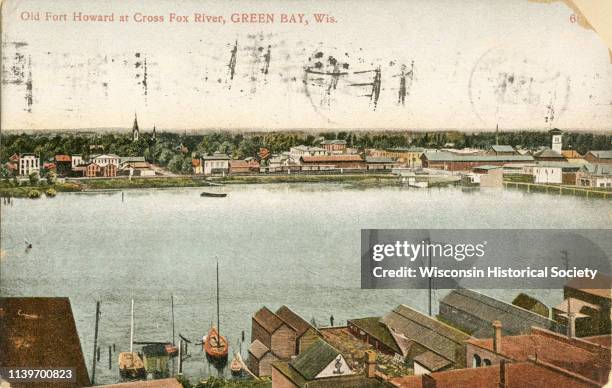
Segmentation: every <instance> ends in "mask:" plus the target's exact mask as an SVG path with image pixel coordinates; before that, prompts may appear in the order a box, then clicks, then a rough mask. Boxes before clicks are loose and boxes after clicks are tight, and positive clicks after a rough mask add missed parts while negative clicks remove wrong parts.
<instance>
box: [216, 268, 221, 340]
mask: <svg viewBox="0 0 612 388" xmlns="http://www.w3.org/2000/svg"><path fill="white" fill-rule="evenodd" d="M217 332H218V333H219V338H221V320H220V319H219V260H217ZM219 342H220V341H217V343H219Z"/></svg>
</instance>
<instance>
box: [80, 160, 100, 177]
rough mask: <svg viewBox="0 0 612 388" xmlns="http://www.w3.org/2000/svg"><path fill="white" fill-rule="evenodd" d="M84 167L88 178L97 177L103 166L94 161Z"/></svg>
mask: <svg viewBox="0 0 612 388" xmlns="http://www.w3.org/2000/svg"><path fill="white" fill-rule="evenodd" d="M83 167H84V168H85V170H84V174H85V176H86V177H88V178H95V177H97V176H100V174H101V172H102V167H100V165H98V164H96V163H93V162H90V163H87V164H86V165H84V166H83Z"/></svg>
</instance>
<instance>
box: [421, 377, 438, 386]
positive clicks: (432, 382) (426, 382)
mask: <svg viewBox="0 0 612 388" xmlns="http://www.w3.org/2000/svg"><path fill="white" fill-rule="evenodd" d="M421 376H422V380H421V386H422V387H423V388H436V379H434V378H433V377H431V375H429V374H424V375H421Z"/></svg>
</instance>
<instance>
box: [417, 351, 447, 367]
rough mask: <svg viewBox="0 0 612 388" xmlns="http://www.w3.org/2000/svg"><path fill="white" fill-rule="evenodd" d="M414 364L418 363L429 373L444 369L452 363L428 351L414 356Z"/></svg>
mask: <svg viewBox="0 0 612 388" xmlns="http://www.w3.org/2000/svg"><path fill="white" fill-rule="evenodd" d="M414 362H418V363H419V364H421V365H423V366H424V367H425V368H427V370H429V371H431V372H435V371H438V370H440V369H443V368H446V367H447V366H450V365H451V364H452V362H450V361H449V360H447V359H446V358H444V357H442V356H440V355H439V354H437V353H435V352H432V351H430V350H428V351H426V352H423V353H421V354H419V355H418V356H416V357H415V358H414Z"/></svg>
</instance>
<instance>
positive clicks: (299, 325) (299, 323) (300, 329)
mask: <svg viewBox="0 0 612 388" xmlns="http://www.w3.org/2000/svg"><path fill="white" fill-rule="evenodd" d="M276 316H277V317H279V318H280V319H281V320H282V321H283V322H285V323H286V324H287V325H289V326H290V327H291V328H293V329H294V330H295V332H296V334H297V337H300V336H301V335H302V334H304V333H305V332H306V331H307V330H308V329H310V328H311V327H312V325H311V324H310V323H308V322H306V320H304V318H302V317H300V316H299V315H297V314H296V313H295V312H294V311H293V310H291V309H290V308H289V307H287V306H281V307H280V308H279V309H278V310H276Z"/></svg>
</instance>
